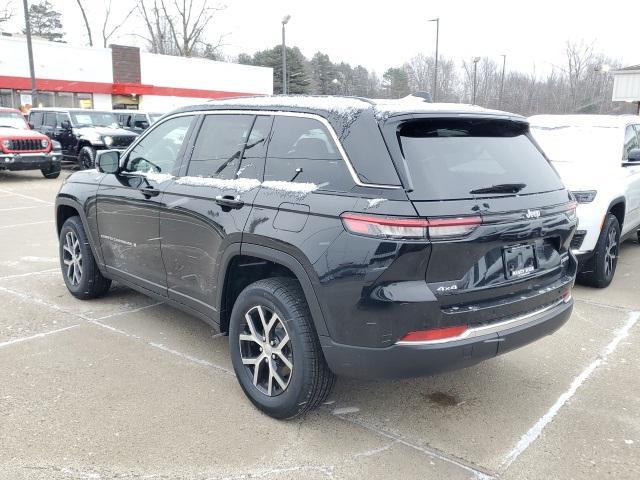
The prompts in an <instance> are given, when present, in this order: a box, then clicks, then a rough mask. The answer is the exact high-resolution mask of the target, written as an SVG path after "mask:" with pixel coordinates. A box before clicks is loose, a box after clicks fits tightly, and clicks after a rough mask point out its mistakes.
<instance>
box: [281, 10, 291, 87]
mask: <svg viewBox="0 0 640 480" xmlns="http://www.w3.org/2000/svg"><path fill="white" fill-rule="evenodd" d="M290 19H291V15H285V17H284V18H283V19H282V93H283V94H284V95H286V94H287V45H286V43H285V39H284V27H285V25H286V24H287V23H289V20H290Z"/></svg>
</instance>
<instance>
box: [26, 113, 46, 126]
mask: <svg viewBox="0 0 640 480" xmlns="http://www.w3.org/2000/svg"><path fill="white" fill-rule="evenodd" d="M43 116H44V114H43V113H42V112H33V113H32V114H31V115H29V121H30V122H31V125H33V128H40V127H41V126H42V117H43Z"/></svg>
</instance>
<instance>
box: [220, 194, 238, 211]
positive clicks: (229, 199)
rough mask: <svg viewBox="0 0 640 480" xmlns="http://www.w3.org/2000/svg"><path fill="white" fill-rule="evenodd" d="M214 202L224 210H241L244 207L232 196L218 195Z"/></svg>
mask: <svg viewBox="0 0 640 480" xmlns="http://www.w3.org/2000/svg"><path fill="white" fill-rule="evenodd" d="M215 200H216V203H217V204H218V205H220V206H222V207H226V208H242V207H243V206H244V202H243V201H242V200H240V198H237V197H234V196H233V195H224V196H222V195H218V196H217V197H216V198H215Z"/></svg>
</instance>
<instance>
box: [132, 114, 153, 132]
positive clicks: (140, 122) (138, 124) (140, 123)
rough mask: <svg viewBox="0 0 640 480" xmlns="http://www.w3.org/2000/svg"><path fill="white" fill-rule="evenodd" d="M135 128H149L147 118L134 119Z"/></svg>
mask: <svg viewBox="0 0 640 480" xmlns="http://www.w3.org/2000/svg"><path fill="white" fill-rule="evenodd" d="M133 126H134V127H135V128H142V129H145V128H147V127H148V126H149V122H148V121H147V117H146V116H145V115H136V116H135V117H134V124H133Z"/></svg>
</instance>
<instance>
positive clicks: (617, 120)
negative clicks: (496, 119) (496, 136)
mask: <svg viewBox="0 0 640 480" xmlns="http://www.w3.org/2000/svg"><path fill="white" fill-rule="evenodd" d="M630 120H633V121H635V122H638V121H640V117H638V116H637V115H534V116H532V117H529V123H530V124H531V126H533V127H548V128H560V127H624V126H625V125H627V124H628V123H629V121H630Z"/></svg>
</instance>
